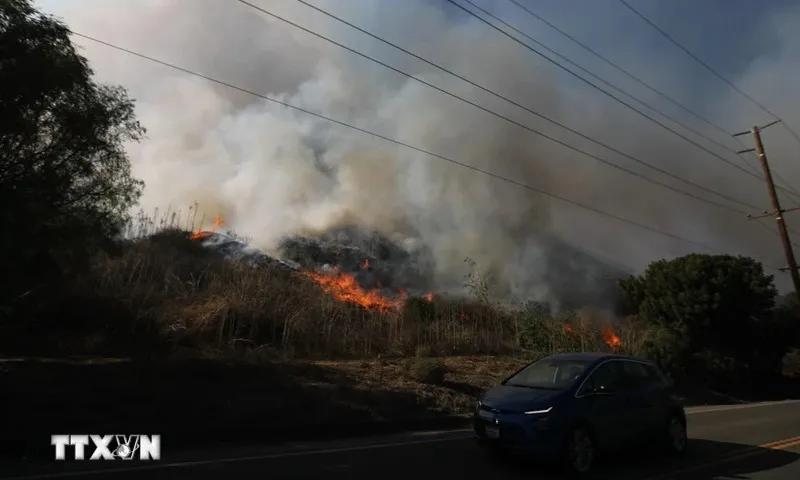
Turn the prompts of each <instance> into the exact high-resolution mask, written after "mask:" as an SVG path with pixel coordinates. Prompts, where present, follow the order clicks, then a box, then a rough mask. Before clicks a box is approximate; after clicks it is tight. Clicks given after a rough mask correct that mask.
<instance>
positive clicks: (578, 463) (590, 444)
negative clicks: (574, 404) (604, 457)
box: [564, 428, 596, 476]
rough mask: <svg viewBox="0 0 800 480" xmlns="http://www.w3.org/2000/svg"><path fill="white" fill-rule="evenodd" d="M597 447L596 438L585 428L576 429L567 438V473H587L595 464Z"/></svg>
mask: <svg viewBox="0 0 800 480" xmlns="http://www.w3.org/2000/svg"><path fill="white" fill-rule="evenodd" d="M595 456H596V449H595V444H594V439H593V438H592V435H591V434H590V433H589V431H588V430H586V429H585V428H576V429H574V430H573V431H572V432H571V433H570V435H569V438H568V439H567V444H566V449H565V452H564V457H565V459H564V460H565V462H564V463H565V465H564V467H565V468H566V470H567V473H568V474H570V475H573V476H575V475H578V476H581V475H585V474H587V473H589V471H590V470H591V469H592V466H593V465H594V460H595Z"/></svg>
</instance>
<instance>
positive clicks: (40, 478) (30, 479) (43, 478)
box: [5, 400, 800, 480]
mask: <svg viewBox="0 0 800 480" xmlns="http://www.w3.org/2000/svg"><path fill="white" fill-rule="evenodd" d="M793 403H800V400H782V401H777V402H762V403H748V404H744V405H722V406H718V407H707V408H705V407H689V408H687V409H686V413H687V414H698V413H710V412H721V411H727V410H739V409H742V408H755V407H770V406H778V405H789V404H793ZM466 432H470V434H469V435H452V436H447V437H444V438H428V439H422V440H408V441H402V442H388V443H373V444H366V445H351V446H344V447H337V448H326V449H318V450H301V451H296V452H280V453H271V454H262V455H251V456H243V457H229V458H216V459H208V460H194V461H182V462H172V463H156V464H151V465H141V466H135V467H134V466H130V467H120V468H106V469H97V470H84V471H79V472H59V473H44V474H39V475H28V476H21V477H10V478H6V479H5V480H47V479H52V478H71V477H80V476H88V475H105V474H111V473H128V472H135V471H140V470H141V471H147V470H157V469H164V468H182V467H196V466H202V465H216V464H224V463H237V462H252V461H257V460H271V459H277V458H291V457H303V456H310V455H325V454H331V453H345V452H358V451H364V450H377V449H381V448H392V447H403V446H408V445H424V444H428V443H443V442H452V441H455V440H466V439H469V438H472V437H473V435H472V433H471V432H472V429H470V428H462V429H456V430H442V431H438V432H432V433H428V434H431V435H433V434H457V433H466ZM421 434H424V432H416V433H410V434H408V435H407V436H409V437H411V436H414V435H421Z"/></svg>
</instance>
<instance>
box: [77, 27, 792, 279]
mask: <svg viewBox="0 0 800 480" xmlns="http://www.w3.org/2000/svg"><path fill="white" fill-rule="evenodd" d="M71 33H72V34H73V35H75V36H78V37H81V38H84V39H86V40H89V41H92V42H95V43H98V44H100V45H105V46H106V47H109V48H112V49H115V50H118V51H121V52H124V53H127V54H129V55H132V56H135V57H138V58H141V59H143V60H147V61H149V62H153V63H156V64H159V65H161V66H164V67H167V68H170V69H173V70H176V71H179V72H182V73H185V74H187V75H192V76H194V77H197V78H202V79H204V80H206V81H209V82H212V83H215V84H217V85H221V86H224V87H226V88H229V89H231V90H236V91H239V92H242V93H246V94H248V95H252V96H254V97H257V98H261V99H263V100H266V101H268V102H271V103H274V104H277V105H281V106H283V107H286V108H289V109H292V110H295V111H298V112H301V113H305V114H306V115H311V116H313V117H316V118H320V119H322V120H325V121H328V122H331V123H334V124H337V125H340V126H343V127H346V128H349V129H351V130H355V131H358V132H361V133H364V134H366V135H369V136H372V137H375V138H378V139H381V140H384V141H387V142H390V143H393V144H395V145H399V146H402V147H405V148H408V149H410V150H414V151H416V152H419V153H422V154H425V155H428V156H430V157H433V158H437V159H439V160H443V161H446V162H448V163H451V164H454V165H458V166H460V167H463V168H467V169H470V170H472V171H475V172H478V173H480V174H483V175H486V176H488V177H492V178H495V179H497V180H501V181H504V182H507V183H510V184H513V185H516V186H518V187H521V188H524V189H526V190H529V191H532V192H535V193H538V194H541V195H544V196H547V197H550V198H553V199H556V200H559V201H561V202H564V203H567V204H569V205H573V206H576V207H579V208H581V209H584V210H587V211H590V212H592V213H596V214H598V215H602V216H604V217H608V218H611V219H614V220H617V221H619V222H622V223H626V224H628V225H633V226H636V227H639V228H641V229H643V230H647V231H650V232H653V233H656V234H659V235H661V236H664V237H667V238H671V239H673V240H678V241H680V242H684V243H688V244H691V245H695V246H698V247H700V248H702V249H704V250H708V251H711V252H715V251H717V250H716V249H715V248H714V247H712V246H710V245H707V244H705V243H703V242H699V241H695V240H691V239H688V238H685V237H681V236H679V235H676V234H674V233H671V232H667V231H664V230H661V229H659V228H657V227H652V226H650V225H647V224H643V223H641V222H638V221H636V220H630V219H628V218H625V217H622V216H619V215H616V214H614V213H610V212H606V211H604V210H600V209H599V208H595V207H592V206H589V205H585V204H582V203H580V202H577V201H575V200H570V199H569V198H566V197H562V196H560V195H558V194H555V193H551V192H548V191H546V190H542V189H539V188H537V187H534V186H531V185H528V184H526V183H523V182H520V181H517V180H514V179H511V178H508V177H504V176H502V175H499V174H496V173H492V172H489V171H487V170H483V169H481V168H478V167H475V166H472V165H469V164H467V163H463V162H461V161H458V160H455V159H452V158H450V157H447V156H444V155H440V154H438V153H434V152H431V151H429V150H426V149H424V148H420V147H417V146H414V145H411V144H409V143H406V142H403V141H401V140H397V139H394V138H391V137H387V136H385V135H382V134H380V133H376V132H372V131H370V130H367V129H364V128H361V127H358V126H355V125H352V124H350V123H347V122H344V121H341V120H337V119H335V118H332V117H329V116H327V115H324V114H321V113H317V112H313V111H311V110H308V109H305V108H302V107H298V106H296V105H292V104H290V103H288V102H284V101H282V100H278V99H276V98H273V97H270V96H268V95H264V94H260V93H256V92H254V91H252V90H248V89H246V88H243V87H239V86H236V85H234V84H232V83H229V82H225V81H223V80H219V79H216V78H213V77H211V76H208V75H204V74H202V73H199V72H195V71H192V70H189V69H187V68H184V67H180V66H178V65H175V64H173V63H169V62H166V61H163V60H159V59H157V58H154V57H150V56H148V55H144V54H142V53H138V52H135V51H133V50H129V49H127V48H124V47H120V46H118V45H114V44H112V43H109V42H106V41H103V40H100V39H97V38H94V37H91V36H89V35H84V34H82V33H78V32H75V31H71ZM765 266H766V267H767V268H771V269H773V270H778V271H779V270H780V269H779V268H776V267H771V266H768V265H765Z"/></svg>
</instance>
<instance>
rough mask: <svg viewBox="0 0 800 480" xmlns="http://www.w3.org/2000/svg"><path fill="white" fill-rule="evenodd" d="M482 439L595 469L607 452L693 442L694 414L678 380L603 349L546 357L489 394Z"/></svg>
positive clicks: (499, 447)
mask: <svg viewBox="0 0 800 480" xmlns="http://www.w3.org/2000/svg"><path fill="white" fill-rule="evenodd" d="M474 429H475V436H476V439H477V441H478V444H479V445H481V446H482V447H485V448H487V449H489V450H490V451H492V452H509V453H514V454H522V455H527V456H532V457H539V458H542V459H558V460H559V461H561V462H562V465H563V466H564V467H566V469H567V470H568V472H570V473H576V474H586V473H588V472H589V471H590V470H591V468H592V465H593V463H594V460H595V459H596V458H597V457H598V455H599V454H600V453H606V452H615V451H616V452H618V451H621V450H624V449H627V448H629V447H634V446H637V445H641V444H643V443H645V442H646V443H652V442H653V441H654V440H656V441H659V442H661V443H662V445H663V446H664V447H665V448H666V449H667V450H668V451H670V452H672V453H683V452H684V451H685V449H686V445H687V443H688V442H687V436H686V413H685V411H684V408H683V404H682V402H681V399H680V398H679V397H678V396H676V395H675V392H674V391H673V387H672V383H671V382H670V381H669V380H668V379H667V378H666V377H665V376H664V374H663V373H662V372H661V371H660V370H659V368H658V367H657V366H656V365H654V364H653V363H650V362H648V361H646V360H642V359H638V358H634V357H629V356H623V355H609V354H603V353H597V354H593V353H570V354H561V355H553V356H550V357H546V358H542V359H541V360H538V361H536V362H533V363H531V364H529V365H527V366H525V367H524V368H522V369H520V370H519V371H517V372H516V373H514V374H513V375H511V376H510V377H508V378H507V379H505V380H504V381H503V382H501V383H500V384H499V385H497V386H494V387H492V388H491V389H490V390H488V391H487V392H486V393H484V394H483V395H482V396H481V398H480V400H479V401H478V404H477V405H476V407H475V414H474Z"/></svg>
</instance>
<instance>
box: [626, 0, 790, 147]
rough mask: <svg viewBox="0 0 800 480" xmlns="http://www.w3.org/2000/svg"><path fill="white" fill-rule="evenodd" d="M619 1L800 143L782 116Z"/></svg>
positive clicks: (636, 11)
mask: <svg viewBox="0 0 800 480" xmlns="http://www.w3.org/2000/svg"><path fill="white" fill-rule="evenodd" d="M619 1H620V3H622V4H623V5H624V6H625V7H627V8H628V10H630V11H631V12H633V13H634V14H635V15H636V16H637V17H639V18H641V19H642V20H644V22H645V23H647V24H648V25H650V26H651V27H653V29H655V31H657V32H658V33H660V34H661V35H662V36H664V37H665V38H666V39H667V40H669V41H670V42H672V44H673V45H675V46H676V47H678V48H680V49H681V50H683V52H684V53H685V54H686V55H689V57H691V58H692V59H693V60H694V61H696V62H697V63H699V64H700V65H702V66H703V67H705V69H706V70H708V71H709V72H711V73H712V74H713V75H714V76H715V77H717V78H718V79H720V80H722V81H723V82H724V83H725V84H727V85H728V86H729V87H731V88H732V89H734V90H735V91H737V92H739V94H740V95H742V96H743V97H744V98H746V99H748V100H750V102H752V103H753V105H755V106H757V107H758V108H760V109H761V110H762V111H763V112H765V113H766V114H768V115H770V116H772V117H773V118H775V119H776V120H780V121H781V123H782V124H783V127H784V128H785V129H786V131H788V132H789V133H790V134H791V135H792V136H793V137H794V139H795V140H797V141H798V143H800V135H798V134H797V133H796V132H795V131H794V130H792V129H791V128H789V125H787V124H786V122H784V121H783V119H781V117H779V116H778V115H776V114H775V113H773V112H772V111H771V110H770V109H769V108H767V107H765V106H764V105H763V104H761V103H759V102H758V101H757V100H756V99H754V98H753V97H751V96H750V95H748V94H747V93H745V92H744V91H742V89H740V88H739V87H737V86H736V85H735V84H734V83H733V82H731V81H730V80H728V79H727V78H725V77H723V76H722V75H721V74H720V73H719V72H717V71H716V70H714V69H713V68H712V67H711V66H710V65H709V64H707V63H706V62H704V61H703V60H701V59H700V58H699V57H698V56H697V55H695V54H694V53H692V52H691V51H690V50H689V49H688V48H686V47H684V46H683V45H682V44H681V43H680V42H678V41H677V40H676V39H675V38H674V37H672V36H671V35H670V34H669V33H667V32H666V31H664V30H663V29H662V28H660V27H659V26H658V25H656V24H655V23H654V22H653V21H651V20H650V19H649V18H647V17H646V16H644V15H643V14H642V13H640V12H639V11H638V10H636V9H635V8H633V7H632V6H631V5H630V4H629V3H628V2H626V1H625V0H619Z"/></svg>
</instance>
